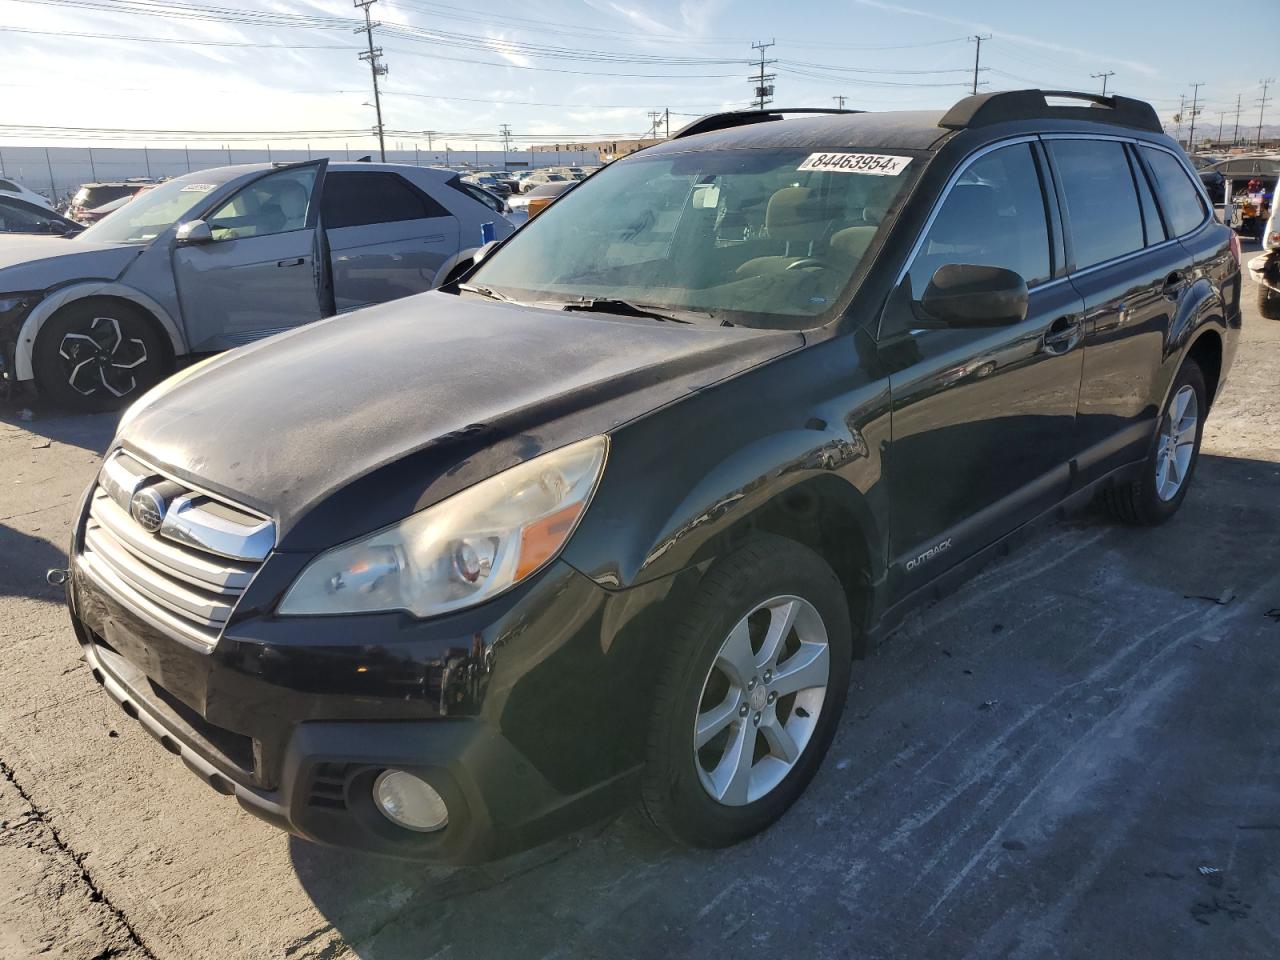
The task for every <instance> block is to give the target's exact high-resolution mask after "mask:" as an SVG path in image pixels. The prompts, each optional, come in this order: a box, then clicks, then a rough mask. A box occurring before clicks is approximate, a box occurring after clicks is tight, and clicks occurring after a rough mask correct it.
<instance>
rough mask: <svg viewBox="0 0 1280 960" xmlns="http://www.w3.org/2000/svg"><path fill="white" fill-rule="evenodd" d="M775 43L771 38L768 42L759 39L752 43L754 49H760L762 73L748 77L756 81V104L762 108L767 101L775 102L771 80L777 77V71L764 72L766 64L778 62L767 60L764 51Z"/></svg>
mask: <svg viewBox="0 0 1280 960" xmlns="http://www.w3.org/2000/svg"><path fill="white" fill-rule="evenodd" d="M773 45H774V41H773V40H770V41H769V42H768V43H766V42H765V41H763V40H758V41H756V42H755V43H753V44H751V49H752V50H759V51H760V74H759V76H758V77H747V79H748V80H749V81H752V82H754V83H755V85H756V88H755V89H756V96H755V99H756V104H757V105H758V106H759V108H760V109H761V110H763V109H764V105H765V104H766V103H772V102H773V84H772V83H770V82H769V81H771V80H773V79H775V78H776V77H777V74H776V73H770V74H766V73H765V72H764V68H765V67H766V66H768V65H770V64H773V63H777V62H778V61H776V60H766V59H765V58H764V52H765V51H766V50H768V49H769V48H770V47H772V46H773Z"/></svg>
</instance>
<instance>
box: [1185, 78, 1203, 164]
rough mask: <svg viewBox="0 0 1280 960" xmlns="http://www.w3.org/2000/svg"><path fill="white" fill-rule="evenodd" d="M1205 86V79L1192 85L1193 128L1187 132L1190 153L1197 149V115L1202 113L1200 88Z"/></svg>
mask: <svg viewBox="0 0 1280 960" xmlns="http://www.w3.org/2000/svg"><path fill="white" fill-rule="evenodd" d="M1203 86H1204V81H1203V80H1202V81H1200V82H1199V83H1193V84H1192V85H1191V130H1190V132H1189V133H1188V134H1187V152H1188V153H1190V152H1191V151H1192V150H1194V149H1195V143H1196V117H1197V116H1198V115H1199V113H1200V88H1201V87H1203Z"/></svg>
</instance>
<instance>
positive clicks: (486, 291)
mask: <svg viewBox="0 0 1280 960" xmlns="http://www.w3.org/2000/svg"><path fill="white" fill-rule="evenodd" d="M458 289H459V290H465V291H466V292H467V293H476V294H479V295H480V296H482V297H484V298H486V299H488V300H497V301H498V302H499V303H515V302H516V301H515V300H513V299H511V297H508V296H507V295H506V294H505V293H499V292H498V291H497V290H491V289H490V288H489V287H482V286H480V285H479V284H476V283H460V284H458Z"/></svg>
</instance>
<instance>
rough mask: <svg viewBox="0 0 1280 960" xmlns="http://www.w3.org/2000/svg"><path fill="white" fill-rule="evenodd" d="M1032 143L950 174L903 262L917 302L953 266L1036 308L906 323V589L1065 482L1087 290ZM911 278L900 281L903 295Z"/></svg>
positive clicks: (899, 437)
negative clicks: (1019, 315)
mask: <svg viewBox="0 0 1280 960" xmlns="http://www.w3.org/2000/svg"><path fill="white" fill-rule="evenodd" d="M1047 182H1048V181H1047V170H1046V169H1045V167H1044V164H1043V158H1042V156H1041V154H1040V151H1039V150H1038V148H1037V146H1036V145H1034V144H1032V143H1027V142H1022V143H1014V144H1009V145H1005V146H1001V147H999V148H997V149H995V150H994V151H991V152H988V153H985V154H982V155H980V156H979V157H978V158H977V159H975V160H974V161H973V162H972V163H971V164H970V165H969V166H968V167H967V168H966V169H965V170H964V171H963V172H962V173H961V174H960V176H959V178H958V180H957V181H956V182H955V183H953V184H952V185H951V187H950V189H949V191H948V192H947V194H946V196H945V197H944V199H943V200H942V202H941V205H940V206H939V208H938V210H937V212H936V213H935V214H934V216H933V218H932V221H931V223H930V226H929V227H928V229H927V231H926V233H925V236H924V238H923V239H922V240H921V242H920V245H919V248H918V250H917V252H916V253H915V254H914V257H913V259H912V261H911V264H910V266H909V267H908V269H907V272H906V279H907V281H908V283H909V285H910V293H911V296H912V297H914V298H918V297H919V296H920V294H921V293H922V292H923V290H924V288H925V286H926V285H927V284H928V282H929V279H930V277H932V276H933V273H934V271H936V270H937V269H938V268H939V267H941V266H943V265H944V264H948V263H974V264H984V265H990V266H998V267H1004V268H1006V269H1009V270H1013V271H1015V272H1017V273H1019V274H1021V275H1022V277H1023V279H1024V280H1026V281H1027V285H1028V288H1029V291H1030V299H1029V306H1028V310H1027V317H1026V319H1025V320H1024V321H1022V322H1021V323H1017V324H1013V325H1011V326H1005V327H995V328H990V327H988V328H971V329H943V330H938V329H931V330H906V328H907V327H910V325H911V321H910V319H907V320H905V322H903V321H897V322H896V323H895V322H894V321H893V317H892V315H891V314H892V312H893V311H894V310H895V309H901V306H902V298H900V297H897V296H895V298H894V300H895V301H896V302H895V303H894V304H891V305H890V307H889V308H888V310H887V311H886V317H885V319H886V321H887V322H888V323H889V325H890V326H896V327H898V328H899V329H903V330H904V331H905V332H904V333H901V334H899V335H898V336H899V338H900V339H899V340H898V342H890V338H886V337H885V335H884V330H885V327H884V326H882V330H881V351H882V355H884V356H886V357H896V358H897V360H896V363H895V365H898V366H900V369H899V370H898V371H897V372H892V373H890V376H889V382H890V386H891V389H892V395H893V401H892V402H893V443H892V447H891V449H890V451H889V456H888V464H889V467H888V470H889V490H890V498H891V504H892V507H891V518H890V537H891V550H892V568H893V576H894V577H895V580H896V583H897V588H896V591H895V592H896V594H897V595H898V596H903V595H905V594H906V593H909V592H911V591H912V590H914V589H916V588H918V587H921V586H923V585H924V584H926V583H927V582H928V581H930V580H932V579H933V578H935V577H936V576H937V575H938V574H939V573H941V572H942V571H944V570H945V569H946V568H947V567H949V566H951V565H953V564H954V563H956V562H958V561H960V560H963V559H964V558H965V557H966V556H969V555H971V554H973V553H975V552H977V551H978V550H981V549H982V548H983V547H986V546H988V545H989V544H991V543H993V542H994V541H996V540H998V539H999V538H1000V537H1002V536H1003V535H1005V534H1006V533H1008V532H1010V531H1011V530H1013V529H1014V528H1015V527H1017V526H1018V525H1020V524H1021V523H1023V522H1025V521H1027V520H1030V519H1032V518H1034V517H1035V516H1036V515H1038V514H1039V513H1041V512H1043V511H1044V510H1046V509H1048V508H1049V507H1051V506H1052V505H1053V504H1054V503H1056V502H1057V501H1058V500H1059V499H1060V498H1061V497H1062V496H1063V495H1064V494H1065V493H1066V490H1067V487H1068V479H1069V463H1070V461H1071V459H1072V457H1073V456H1074V454H1075V450H1076V448H1075V443H1076V431H1075V416H1076V403H1077V398H1078V393H1079V389H1080V371H1081V358H1082V351H1081V350H1080V319H1081V318H1080V312H1081V311H1080V307H1081V303H1080V297H1079V295H1078V294H1076V292H1075V291H1074V289H1072V287H1071V285H1070V284H1068V283H1066V282H1065V280H1064V279H1062V278H1061V276H1060V273H1061V255H1060V252H1058V250H1059V245H1058V243H1057V242H1056V231H1055V230H1054V229H1053V224H1054V223H1055V221H1056V210H1055V209H1054V207H1053V205H1052V203H1051V202H1047V201H1049V200H1051V198H1052V192H1051V191H1050V192H1048V193H1047V194H1046V190H1045V186H1046V184H1047ZM901 292H902V288H900V293H901Z"/></svg>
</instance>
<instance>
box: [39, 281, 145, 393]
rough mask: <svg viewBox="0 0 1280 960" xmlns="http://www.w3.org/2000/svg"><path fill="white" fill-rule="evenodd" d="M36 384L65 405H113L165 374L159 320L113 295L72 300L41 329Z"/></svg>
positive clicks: (141, 391)
mask: <svg viewBox="0 0 1280 960" xmlns="http://www.w3.org/2000/svg"><path fill="white" fill-rule="evenodd" d="M31 359H32V367H33V368H34V372H35V380H36V387H37V388H38V389H39V390H40V392H41V393H42V394H44V395H45V396H47V397H48V398H49V399H50V400H52V401H53V402H54V403H57V404H58V405H60V406H64V407H70V408H72V409H74V410H83V411H101V410H111V409H114V408H116V407H119V406H122V405H123V404H125V403H128V402H130V401H132V400H134V399H135V398H137V397H138V396H140V395H141V394H143V393H144V392H145V391H146V390H148V389H149V388H150V387H151V386H153V385H154V384H156V383H158V382H159V381H160V379H161V378H162V377H163V376H164V374H165V372H166V370H167V366H168V357H167V354H166V353H165V349H164V344H163V343H162V341H161V339H160V335H159V334H158V333H157V331H156V328H155V326H154V325H153V324H152V323H151V322H150V321H149V320H148V319H147V318H146V317H145V316H144V315H143V314H142V313H141V312H140V311H138V310H137V309H135V308H131V307H129V306H128V305H127V304H124V303H120V302H118V301H114V300H103V301H95V300H86V301H81V302H78V303H72V304H70V305H68V306H66V307H63V308H62V309H61V310H59V311H58V312H57V313H55V314H54V315H53V316H52V317H51V318H50V319H49V321H48V322H47V323H46V324H45V325H44V327H43V329H41V331H40V335H39V337H38V338H37V339H36V346H35V350H34V352H33V355H32V358H31Z"/></svg>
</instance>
